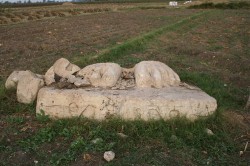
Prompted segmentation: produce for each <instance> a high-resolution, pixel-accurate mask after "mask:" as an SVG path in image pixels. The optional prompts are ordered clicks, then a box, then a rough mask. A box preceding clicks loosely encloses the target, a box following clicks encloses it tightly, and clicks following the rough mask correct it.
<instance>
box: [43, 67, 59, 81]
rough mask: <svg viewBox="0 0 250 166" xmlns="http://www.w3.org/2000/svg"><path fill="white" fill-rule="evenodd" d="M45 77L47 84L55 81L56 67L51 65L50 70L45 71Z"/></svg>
mask: <svg viewBox="0 0 250 166" xmlns="http://www.w3.org/2000/svg"><path fill="white" fill-rule="evenodd" d="M44 79H45V83H46V85H50V84H52V83H54V82H56V81H55V72H54V67H53V66H52V67H50V68H49V70H48V71H47V72H46V73H45V76H44Z"/></svg>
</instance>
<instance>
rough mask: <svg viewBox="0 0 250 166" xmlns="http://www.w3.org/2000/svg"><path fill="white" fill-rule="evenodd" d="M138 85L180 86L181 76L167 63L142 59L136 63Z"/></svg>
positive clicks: (157, 86)
mask: <svg viewBox="0 0 250 166" xmlns="http://www.w3.org/2000/svg"><path fill="white" fill-rule="evenodd" d="M135 81H136V86H137V87H141V88H147V87H154V88H163V87H168V86H178V85H179V84H180V78H179V76H178V75H177V74H176V73H175V72H174V71H173V70H172V69H171V68H170V67H168V66H167V65H165V64H164V63H161V62H158V61H142V62H140V63H138V64H136V65H135Z"/></svg>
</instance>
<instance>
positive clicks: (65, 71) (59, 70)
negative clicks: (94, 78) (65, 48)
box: [53, 58, 80, 78]
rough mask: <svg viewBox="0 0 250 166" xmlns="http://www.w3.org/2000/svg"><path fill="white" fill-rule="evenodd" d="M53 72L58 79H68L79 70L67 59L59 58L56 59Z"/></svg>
mask: <svg viewBox="0 0 250 166" xmlns="http://www.w3.org/2000/svg"><path fill="white" fill-rule="evenodd" d="M53 67H54V72H55V74H57V75H58V76H60V77H64V78H66V77H68V76H69V75H72V74H74V73H76V72H77V71H79V70H80V68H79V67H78V66H76V65H74V64H72V63H70V62H69V61H68V60H67V59H65V58H61V59H58V60H57V61H56V62H55V63H54V65H53Z"/></svg>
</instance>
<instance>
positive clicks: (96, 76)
mask: <svg viewBox="0 0 250 166" xmlns="http://www.w3.org/2000/svg"><path fill="white" fill-rule="evenodd" d="M121 73H122V68H121V67H120V66H119V65H118V64H116V63H97V64H93V65H89V66H86V67H85V68H83V69H81V70H80V71H79V72H78V73H77V76H81V77H84V78H86V79H87V80H88V81H89V82H90V83H91V85H93V86H95V87H112V86H114V85H115V84H116V82H117V80H118V79H119V78H120V76H121Z"/></svg>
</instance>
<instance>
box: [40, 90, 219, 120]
mask: <svg viewBox="0 0 250 166" xmlns="http://www.w3.org/2000/svg"><path fill="white" fill-rule="evenodd" d="M216 108H217V103H216V100H215V99H214V98H212V97H211V96H209V95H207V94H206V93H205V92H203V91H201V90H200V89H198V88H194V89H188V88H186V87H167V88H162V89H155V88H141V89H140V88H139V89H137V88H135V89H130V90H111V89H100V88H86V89H63V90H62V89H55V88H53V87H44V88H42V89H41V90H40V91H39V93H38V98H37V107H36V112H37V113H40V111H41V110H43V111H44V112H45V114H47V115H49V116H50V117H52V118H68V117H74V116H77V117H78V116H83V117H87V118H91V119H98V120H104V119H107V118H110V117H114V116H116V117H121V118H123V119H126V120H135V119H142V120H150V119H164V120H166V119H170V118H173V117H177V116H186V117H187V118H188V119H190V120H194V119H196V118H198V117H201V116H202V117H203V116H208V115H210V114H211V113H213V112H214V111H215V110H216Z"/></svg>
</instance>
